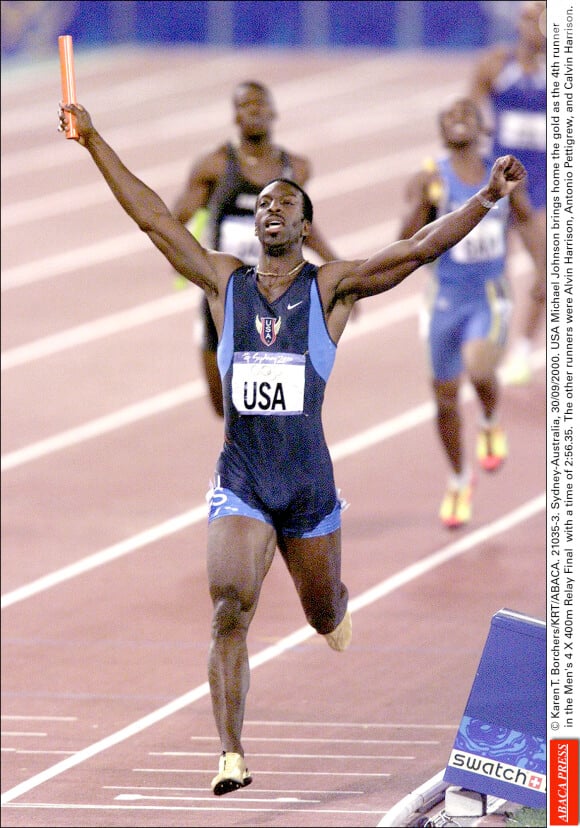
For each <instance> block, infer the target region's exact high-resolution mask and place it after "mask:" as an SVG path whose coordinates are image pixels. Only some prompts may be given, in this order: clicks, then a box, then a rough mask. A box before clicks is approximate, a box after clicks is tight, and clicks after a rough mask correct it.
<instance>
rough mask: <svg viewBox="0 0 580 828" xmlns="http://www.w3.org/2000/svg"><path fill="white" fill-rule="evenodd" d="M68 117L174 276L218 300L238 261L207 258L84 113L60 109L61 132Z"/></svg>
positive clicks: (218, 256) (217, 256)
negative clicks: (71, 115)
mask: <svg viewBox="0 0 580 828" xmlns="http://www.w3.org/2000/svg"><path fill="white" fill-rule="evenodd" d="M66 112H71V113H72V114H74V116H75V118H76V125H77V131H78V135H79V137H78V139H77V140H78V142H79V143H80V144H81V145H82V146H84V147H85V148H86V149H87V150H88V152H89V153H90V155H91V157H92V159H93V161H94V162H95V164H96V166H97V168H98V169H99V171H100V172H101V174H102V176H103V178H104V179H105V181H106V182H107V184H108V186H109V187H110V189H111V192H112V193H113V195H114V196H115V198H116V199H117V201H118V202H119V204H120V205H121V207H122V208H123V210H125V212H126V213H127V215H129V216H130V217H131V218H132V219H133V221H134V222H135V223H136V224H137V225H138V227H139V228H140V229H141V230H142V231H143V232H144V233H147V235H148V236H149V238H150V239H151V241H152V242H153V244H154V245H155V246H156V247H158V248H159V250H160V251H161V252H162V253H163V255H164V256H165V257H166V258H167V259H168V261H169V262H170V263H171V265H172V266H173V267H174V268H175V270H177V271H178V272H179V273H181V275H182V276H185V278H186V279H189V280H190V281H191V282H193V283H194V284H196V285H198V286H199V287H201V288H203V289H204V290H205V291H206V292H208V294H213V295H214V296H215V295H217V294H218V292H219V285H220V282H221V281H223V279H224V278H225V277H226V276H227V275H229V273H231V271H232V270H234V268H235V267H237V266H238V264H239V261H238V260H237V259H235V258H234V257H232V256H226V255H225V254H219V253H213V252H209V251H207V250H206V249H205V248H203V247H202V246H201V245H200V244H199V243H198V242H197V241H196V239H194V237H193V236H192V234H191V233H190V232H189V231H188V230H187V229H186V228H185V227H184V225H183V224H181V222H179V221H177V219H175V218H174V217H173V216H172V215H171V212H170V211H169V209H168V208H167V206H166V205H165V203H164V202H163V200H162V199H161V198H160V197H159V196H158V195H157V193H156V192H154V190H152V189H151V188H150V187H148V186H147V185H146V184H144V183H143V181H141V180H140V179H139V178H137V177H136V176H135V175H133V173H132V172H131V171H130V170H128V169H127V167H126V166H125V165H124V164H123V162H122V161H121V160H120V158H119V156H118V155H117V154H116V153H115V151H114V150H113V149H112V147H110V146H109V144H107V142H106V141H105V140H104V139H103V137H102V136H101V135H100V134H99V132H98V131H97V130H96V129H95V127H94V126H93V123H92V121H91V117H90V115H89V113H88V112H87V110H86V109H85V108H84V107H82V106H80V104H62V105H61V113H62V114H61V116H60V124H61V127H62V126H64V124H65V123H66V115H65V114H64V113H66Z"/></svg>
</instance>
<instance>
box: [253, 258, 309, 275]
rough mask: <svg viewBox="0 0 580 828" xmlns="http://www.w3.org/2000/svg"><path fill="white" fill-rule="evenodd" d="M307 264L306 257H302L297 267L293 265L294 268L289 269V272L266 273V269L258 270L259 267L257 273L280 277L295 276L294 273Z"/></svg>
mask: <svg viewBox="0 0 580 828" xmlns="http://www.w3.org/2000/svg"><path fill="white" fill-rule="evenodd" d="M305 264H306V259H302V261H300V262H298V264H297V265H296V267H293V268H292V270H289V271H288V273H266V272H265V271H263V270H258V268H256V274H257V275H258V276H278V277H280V278H285V277H287V276H294V274H295V273H298V271H299V270H300V269H301V268H302V267H303V266H304V265H305Z"/></svg>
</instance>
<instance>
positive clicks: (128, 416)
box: [1, 379, 207, 472]
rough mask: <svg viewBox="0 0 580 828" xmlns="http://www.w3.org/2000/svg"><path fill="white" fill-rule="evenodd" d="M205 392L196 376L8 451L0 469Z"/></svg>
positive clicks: (15, 465) (165, 408)
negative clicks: (93, 418)
mask: <svg viewBox="0 0 580 828" xmlns="http://www.w3.org/2000/svg"><path fill="white" fill-rule="evenodd" d="M206 394H207V388H206V383H205V380H201V379H198V380H194V381H193V382H188V383H185V385H179V386H178V387H177V388H172V389H171V391H166V392H164V393H162V394H157V395H155V396H154V397H149V399H147V400H141V401H140V402H138V403H134V404H133V405H128V406H126V407H125V408H120V409H119V410H118V411H115V412H113V413H112V414H106V415H105V416H104V417H97V418H96V419H95V420H90V421H89V422H88V423H83V424H82V425H80V426H77V427H76V428H71V429H69V430H68V431H62V432H60V434H55V435H53V436H52V437H47V438H46V439H45V440H40V441H39V442H37V443H31V444H30V445H28V446H25V447H24V448H21V449H17V450H16V451H12V452H9V453H8V454H5V455H3V457H2V461H1V465H2V471H3V472H5V471H9V470H10V469H15V468H17V467H18V466H22V465H24V464H25V463H30V462H32V461H33V460H40V458H41V457H46V456H47V455H49V454H54V452H57V451H62V450H63V449H67V448H71V447H72V446H76V445H79V444H80V443H84V442H86V441H87V440H93V439H95V438H96V437H101V436H102V435H103V434H107V433H109V432H111V431H116V430H117V429H119V428H124V427H125V426H128V425H133V424H134V423H137V422H139V421H140V420H144V419H146V418H147V417H152V416H155V415H157V414H161V413H162V412H164V411H170V410H171V409H173V408H176V407H177V406H179V405H185V403H189V402H191V401H192V400H198V399H201V398H202V397H204V396H205V395H206Z"/></svg>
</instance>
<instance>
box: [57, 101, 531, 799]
mask: <svg viewBox="0 0 580 828" xmlns="http://www.w3.org/2000/svg"><path fill="white" fill-rule="evenodd" d="M69 112H70V113H73V115H74V117H75V118H76V126H77V131H78V136H79V137H78V140H79V142H80V143H81V144H82V145H83V146H86V148H87V149H88V151H89V153H90V155H91V157H92V159H93V161H94V162H95V164H96V165H97V167H98V169H99V170H100V172H101V173H102V175H103V177H104V178H105V181H106V182H107V183H108V185H109V187H110V188H111V191H112V192H113V194H114V196H115V198H116V199H117V200H118V202H119V203H120V204H121V206H122V207H123V209H124V210H125V211H126V212H127V214H128V215H129V216H130V217H131V218H132V219H133V220H134V221H135V222H136V223H137V225H138V226H139V227H140V229H141V230H143V231H144V232H145V233H147V234H148V235H149V237H150V239H151V240H152V242H153V243H154V244H155V245H156V246H157V247H158V248H159V250H161V252H162V253H163V254H164V255H165V256H166V257H167V259H168V261H169V262H170V264H171V265H172V266H173V267H174V268H175V269H176V270H177V272H178V273H181V274H182V275H183V276H185V278H187V279H189V280H190V281H191V282H193V283H194V284H196V285H197V286H198V287H200V288H203V290H204V291H205V294H206V296H207V298H208V301H209V306H210V310H211V314H212V318H213V320H214V322H215V325H216V328H217V330H218V332H219V334H220V345H219V354H218V358H219V364H220V369H221V372H222V376H223V378H224V396H225V397H226V400H227V405H226V409H227V416H226V420H225V440H224V447H223V450H222V453H221V456H220V459H219V461H218V474H219V475H223V480H222V479H221V478H220V479H217V480H216V481H215V482H216V486H215V487H214V490H213V495H212V498H211V506H210V521H209V526H208V549H207V555H208V558H207V571H208V580H209V591H210V596H211V599H212V602H213V619H212V631H211V645H210V652H209V663H208V675H209V685H210V691H211V698H212V705H213V712H214V717H215V721H216V726H217V730H218V733H219V737H220V741H221V745H222V749H223V753H222V756H221V757H220V760H219V768H218V773H217V775H216V776H215V777H214V779H213V780H212V790H213V792H214V793H215V794H217V795H220V794H225V793H228V792H229V791H233V790H236V789H237V788H241V787H243V786H245V785H247V784H249V783H250V782H251V781H252V778H251V776H250V773H249V771H248V769H247V766H246V762H245V758H244V749H243V745H242V728H243V722H244V708H245V701H246V696H247V693H248V689H249V684H250V665H249V658H248V648H247V643H246V639H247V634H248V629H249V626H250V623H251V621H252V618H253V617H254V614H255V612H256V609H257V606H258V599H259V596H260V590H261V588H262V584H263V582H264V578H265V577H266V574H267V572H268V570H269V568H270V565H271V563H272V560H273V558H274V553H275V551H276V547H278V548H279V549H280V551H281V553H282V555H283V557H284V561H285V562H286V566H287V567H288V570H289V572H290V574H291V576H292V579H293V581H294V585H295V587H296V590H297V592H298V595H299V597H300V601H301V603H302V606H303V607H304V610H305V613H306V617H307V618H308V621H309V623H310V624H311V625H312V626H313V627H314V629H315V630H316V631H317V632H318V633H320V634H321V635H324V636H325V638H326V640H327V642H328V644H329V645H330V647H332V648H333V649H334V650H339V651H342V650H345V649H346V648H347V647H348V645H349V644H350V640H351V636H352V624H351V616H350V612H349V610H348V606H347V603H348V592H347V589H346V587H345V586H344V584H343V583H342V581H341V576H340V572H341V566H340V558H341V538H340V503H339V500H338V497H337V495H336V491H335V489H334V480H333V475H332V466H331V463H330V458H329V455H328V448H327V447H326V442H325V439H324V434H323V431H322V419H321V408H322V402H323V395H324V387H325V383H326V379H327V378H328V375H329V373H330V369H331V367H332V361H333V357H334V352H335V348H336V344H337V343H338V341H339V339H340V337H341V335H342V333H343V331H344V329H345V327H346V324H347V322H348V317H349V315H350V313H351V311H352V309H353V306H354V304H355V302H356V301H357V300H358V299H361V298H363V297H365V296H374V295H376V294H378V293H382V292H384V291H386V290H389V289H390V288H392V287H395V285H397V284H398V283H399V282H401V281H403V279H405V278H406V277H407V276H409V275H410V274H411V273H412V272H413V271H415V270H416V269H417V268H419V267H421V266H422V265H425V264H427V263H428V262H431V261H433V260H434V259H436V258H437V257H438V256H440V255H441V254H442V253H443V252H444V251H445V250H448V249H449V248H450V247H452V246H453V245H455V244H457V242H459V241H460V240H461V239H462V238H463V237H464V236H466V235H467V233H469V231H470V230H472V229H473V228H474V227H475V226H476V224H478V223H479V222H480V221H481V220H482V219H483V217H484V216H486V215H487V213H488V211H489V210H490V209H491V208H492V207H493V206H494V205H495V203H496V202H497V201H499V199H500V198H502V197H503V196H506V195H507V194H508V193H509V192H511V190H512V189H513V188H514V187H515V186H517V183H518V182H519V181H520V180H522V178H524V176H525V170H524V168H523V166H522V165H521V164H520V162H519V161H517V160H516V159H515V158H513V157H512V156H504V157H503V158H500V159H498V161H496V163H495V164H494V165H493V169H492V171H491V174H490V177H489V181H488V183H487V184H486V185H485V186H484V187H482V188H481V189H480V190H479V191H478V192H477V193H476V194H475V195H474V196H472V197H471V198H470V199H469V200H468V201H467V202H466V203H465V204H464V205H463V206H461V207H459V208H458V209H456V210H454V211H453V212H451V213H448V214H446V215H445V216H442V217H441V218H439V219H437V220H436V221H434V222H431V223H430V224H428V225H427V226H426V227H423V228H422V229H421V230H419V231H418V232H417V233H416V234H415V235H414V236H412V237H411V238H410V239H405V240H403V241H397V242H394V243H393V244H390V245H388V246H387V247H385V248H383V249H382V250H380V251H379V252H378V253H376V254H375V255H374V256H371V257H370V258H368V259H361V260H358V261H333V262H329V263H326V264H322V265H321V266H320V267H319V268H318V269H316V268H314V267H312V266H311V265H309V264H308V263H306V262H305V261H304V259H303V255H302V250H303V245H304V242H305V239H306V238H307V237H308V234H309V232H310V229H311V226H312V204H311V202H310V199H309V198H308V196H307V195H306V193H305V192H304V191H303V190H302V188H301V187H300V186H299V185H298V184H296V183H295V182H292V181H287V180H285V179H278V180H275V181H272V182H271V183H270V184H268V185H267V186H266V187H264V189H263V190H262V192H261V193H260V195H259V196H258V200H257V204H256V233H257V235H258V239H259V241H260V245H261V251H260V257H259V261H258V266H257V267H256V268H250V267H248V266H245V265H244V263H243V262H242V261H241V260H240V259H238V258H236V257H235V256H231V255H229V254H227V253H217V252H215V251H211V250H207V249H206V248H204V247H202V246H201V245H200V244H199V243H198V242H197V241H196V240H195V238H194V237H193V236H192V234H191V233H190V232H189V231H188V230H187V229H186V228H185V227H184V226H183V224H182V223H181V222H179V221H177V220H176V219H175V218H174V217H173V216H172V215H171V212H170V211H169V210H168V208H167V207H166V205H165V204H164V203H163V201H162V200H161V199H160V198H159V196H158V195H157V193H155V192H154V191H153V190H151V189H150V188H149V187H147V185H146V184H144V183H143V182H142V181H140V180H139V179H138V178H136V177H135V176H134V175H133V174H132V173H131V172H130V171H129V170H128V169H127V167H125V165H124V164H123V163H122V162H121V160H120V159H119V157H118V156H117V155H116V153H115V152H114V151H113V149H112V148H111V147H110V146H109V145H108V144H107V143H106V142H105V141H104V139H103V138H102V137H101V135H100V134H99V133H98V132H97V130H96V129H95V128H94V127H93V124H92V122H91V119H90V116H89V114H88V112H87V111H86V110H85V109H84V108H83V107H81V106H80V105H78V104H62V110H61V116H60V127H59V128H60V129H63V130H64V129H65V128H66V124H67V121H68V115H67V113H69ZM295 312H296V318H295V317H294V316H292V314H294V313H295ZM224 483H226V484H227V485H225V486H224V485H223V484H224Z"/></svg>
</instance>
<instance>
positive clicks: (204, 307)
mask: <svg viewBox="0 0 580 828" xmlns="http://www.w3.org/2000/svg"><path fill="white" fill-rule="evenodd" d="M233 104H234V120H235V124H236V126H237V127H238V130H239V143H238V145H237V146H236V145H234V144H233V143H226V144H224V145H222V146H221V147H219V148H218V149H217V150H215V151H213V152H211V153H209V154H208V155H206V156H204V157H203V158H201V159H200V160H199V161H198V162H197V163H196V164H195V165H194V167H193V169H192V170H191V172H190V175H189V179H188V181H187V185H186V187H185V189H184V191H183V192H182V194H181V195H180V197H179V199H178V201H177V204H176V206H175V208H174V211H173V212H174V215H175V217H176V218H177V219H179V221H181V222H182V223H183V224H185V225H187V227H188V228H189V229H190V230H191V232H192V233H193V234H194V236H195V237H196V238H197V240H198V241H200V242H201V243H202V244H203V245H204V246H205V247H209V248H211V249H212V250H219V251H220V252H222V253H231V254H232V255H233V256H236V257H237V258H238V259H241V260H242V261H243V262H246V263H247V264H252V265H255V264H257V262H258V256H259V254H260V243H259V241H258V239H257V237H256V234H255V232H254V207H255V204H256V196H257V195H258V193H259V192H260V190H261V189H262V187H263V186H264V185H265V184H267V183H268V181H271V180H272V179H273V178H279V177H282V178H291V179H292V180H293V181H296V182H297V183H298V184H300V185H302V186H304V185H305V184H306V182H307V181H308V179H309V178H310V175H311V166H310V162H309V161H308V160H307V159H306V158H303V157H302V156H300V155H296V154H293V153H289V152H287V151H286V150H284V149H282V148H281V147H279V146H277V145H276V144H274V143H273V142H272V136H271V131H272V124H273V122H274V119H275V117H276V112H275V108H274V103H273V100H272V95H271V94H270V91H269V90H268V89H267V88H266V87H265V86H263V85H262V84H260V83H256V82H255V81H244V82H243V83H240V84H239V85H238V86H237V87H236V89H235V91H234V96H233ZM308 246H309V247H310V248H311V249H312V250H314V252H315V253H317V254H318V255H319V256H320V258H321V259H322V260H323V261H330V260H331V259H336V258H337V257H336V255H335V254H334V253H333V251H332V250H331V248H330V246H329V245H328V243H327V242H326V241H325V240H324V238H323V237H322V235H321V234H320V233H319V232H318V231H317V230H316V228H314V232H313V233H312V234H311V235H310V237H309V240H308ZM177 284H178V285H183V284H187V281H186V280H183V279H181V280H180V279H179V278H178V282H177ZM200 322H201V330H199V331H198V330H197V328H198V326H197V325H196V326H195V327H196V333H195V340H196V341H197V342H199V345H200V347H201V353H202V361H203V366H204V371H205V375H206V380H207V384H208V390H209V396H210V401H211V403H212V406H213V409H214V411H215V412H216V414H218V415H219V416H220V417H223V402H222V389H221V382H220V377H219V373H218V369H217V357H216V351H217V343H218V337H217V332H216V329H215V325H214V323H213V320H212V318H211V313H210V310H209V305H208V303H207V298H206V297H205V296H203V298H202V300H201V307H200Z"/></svg>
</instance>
